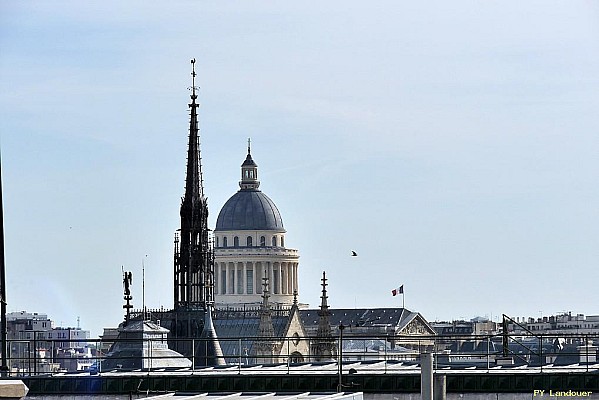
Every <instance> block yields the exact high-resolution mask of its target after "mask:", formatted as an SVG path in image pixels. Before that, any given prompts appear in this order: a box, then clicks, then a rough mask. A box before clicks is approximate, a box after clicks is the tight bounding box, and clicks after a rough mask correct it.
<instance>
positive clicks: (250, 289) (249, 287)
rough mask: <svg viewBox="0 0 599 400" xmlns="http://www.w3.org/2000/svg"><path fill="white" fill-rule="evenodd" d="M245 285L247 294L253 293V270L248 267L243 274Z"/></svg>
mask: <svg viewBox="0 0 599 400" xmlns="http://www.w3.org/2000/svg"><path fill="white" fill-rule="evenodd" d="M245 281H246V285H245V288H246V290H247V294H254V271H253V270H251V269H248V270H247V271H246V275H245Z"/></svg>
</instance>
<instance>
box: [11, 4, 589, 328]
mask: <svg viewBox="0 0 599 400" xmlns="http://www.w3.org/2000/svg"><path fill="white" fill-rule="evenodd" d="M192 58H195V59H196V60H197V62H196V71H197V74H198V75H197V81H196V84H197V85H199V86H200V88H201V89H200V91H199V102H200V103H201V107H200V110H199V123H200V129H201V131H200V133H201V152H202V162H203V172H204V180H205V192H206V194H207V196H208V205H209V210H210V218H209V224H210V226H211V227H214V226H215V222H216V217H217V215H218V212H219V210H220V208H221V207H222V205H223V204H224V203H225V201H226V200H227V199H228V198H229V197H230V196H232V195H233V194H234V193H235V192H236V191H237V190H238V181H239V179H240V165H241V163H242V162H243V160H244V159H245V155H246V145H247V138H248V137H251V139H252V155H253V158H254V160H255V161H256V163H257V164H258V166H259V176H260V181H261V186H260V189H261V190H262V191H263V192H264V193H265V194H267V195H268V196H269V197H270V198H271V199H272V200H273V201H274V202H275V203H276V205H277V207H278V208H279V210H280V212H281V214H282V217H283V222H284V225H285V228H286V230H287V235H286V245H287V246H288V247H291V248H295V249H298V250H299V252H300V267H299V286H300V288H299V291H300V301H301V302H303V303H309V304H310V305H311V306H313V307H316V306H317V305H318V304H319V301H320V299H319V296H320V280H319V279H320V277H321V274H322V271H326V272H327V276H328V278H329V287H328V294H329V304H330V305H331V306H332V307H335V308H354V307H396V306H401V305H402V300H403V301H405V306H406V308H409V309H411V310H415V311H419V312H420V313H421V314H422V315H423V316H424V317H425V318H426V319H427V320H429V321H435V320H452V319H469V318H473V317H475V316H486V317H488V318H491V319H492V320H497V319H498V318H500V316H501V314H503V313H505V314H507V315H510V316H514V317H516V316H518V317H524V316H526V317H539V316H541V315H552V314H556V313H561V312H567V311H572V312H573V313H583V314H586V315H597V314H599V290H597V287H598V286H599V273H598V266H599V208H598V207H597V204H599V186H598V185H597V177H598V175H599V156H598V152H597V151H598V150H597V149H599V117H598V113H597V110H599V4H598V3H597V2H593V1H576V0H575V1H553V0H550V1H547V0H543V1H526V2H521V1H501V2H499V1H489V2H480V1H466V0H457V1H452V2H447V1H422V2H414V1H376V2H357V1H328V2H319V1H304V2H285V1H251V0H244V1H228V2H217V1H195V2H194V1H173V2H168V5H167V4H165V3H164V2H159V1H143V2H142V1H127V2H120V1H89V2H83V3H82V2H77V1H53V2H45V1H26V2H23V1H16V0H8V1H3V2H2V3H0V146H1V154H2V184H3V203H4V204H3V206H4V232H5V251H6V255H5V260H6V271H7V272H6V274H7V301H8V306H7V307H8V311H9V312H10V311H21V310H27V311H29V312H39V313H46V314H48V316H49V317H50V318H51V319H53V320H54V321H55V322H56V324H57V325H59V326H60V325H62V326H76V325H77V318H78V317H80V321H81V322H80V323H81V327H83V328H84V329H89V330H90V331H91V334H92V336H98V335H100V334H101V333H102V328H103V327H115V326H117V325H118V323H119V322H121V321H122V319H123V309H122V277H121V269H122V268H124V269H125V270H130V271H132V272H133V288H132V294H133V296H134V298H133V303H134V306H136V308H139V307H141V305H142V285H141V282H142V279H141V275H142V272H141V270H142V263H143V264H144V265H145V281H146V284H145V304H146V306H148V307H151V308H157V307H160V306H164V307H165V308H169V307H172V302H173V298H172V292H173V289H172V274H173V273H172V271H173V265H172V264H173V238H174V232H175V231H176V229H178V227H179V222H180V221H179V216H178V213H179V206H180V201H181V196H182V195H183V190H184V179H185V176H184V174H185V157H186V147H187V133H188V132H187V130H188V124H189V116H188V107H187V104H188V102H189V94H190V93H189V91H188V87H189V86H191V76H190V72H191V64H190V59H192ZM352 250H355V251H356V252H357V253H358V257H350V253H351V251H352ZM400 285H404V290H405V296H404V298H403V299H402V297H401V296H397V297H393V296H392V295H391V290H392V289H394V288H397V287H398V286H400Z"/></svg>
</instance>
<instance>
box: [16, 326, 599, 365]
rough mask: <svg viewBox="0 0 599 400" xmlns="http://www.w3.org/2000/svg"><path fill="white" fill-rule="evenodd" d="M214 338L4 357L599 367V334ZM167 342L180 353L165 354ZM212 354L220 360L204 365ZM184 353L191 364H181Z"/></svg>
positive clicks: (90, 342)
mask: <svg viewBox="0 0 599 400" xmlns="http://www.w3.org/2000/svg"><path fill="white" fill-rule="evenodd" d="M338 333H339V331H338ZM506 337H507V340H506ZM219 345H220V348H221V349H222V355H220V354H217V355H214V354H210V349H211V342H210V341H209V340H205V339H170V338H166V337H162V338H161V337H154V338H129V339H107V338H102V339H79V340H75V339H69V340H65V339H55V340H47V339H37V338H36V339H33V340H9V341H8V357H7V358H8V365H9V374H10V375H11V376H28V375H39V374H75V373H85V374H89V373H91V374H97V373H105V372H109V371H113V372H125V371H131V372H135V371H147V372H151V371H157V370H160V371H170V370H177V371H181V372H185V371H190V372H196V371H202V372H207V371H208V370H210V371H221V372H223V373H239V374H243V373H260V371H267V370H268V371H271V372H272V371H276V372H277V373H288V374H289V373H296V372H298V371H299V372H302V373H305V372H306V371H310V370H318V369H320V370H322V371H328V370H329V369H331V370H332V371H333V373H335V371H336V368H339V367H341V371H342V373H344V372H345V370H347V371H348V372H350V371H351V369H353V368H358V369H359V368H366V369H368V371H369V372H371V373H381V374H388V373H414V371H417V370H418V369H419V363H420V355H421V354H423V353H432V354H433V355H434V356H433V357H434V368H435V369H436V370H448V371H452V370H457V371H459V370H465V369H468V370H477V371H484V372H493V371H499V370H501V371H504V372H505V371H506V370H509V371H516V370H522V369H525V370H527V371H532V372H538V373H545V372H550V371H555V370H567V371H586V372H588V371H590V370H594V371H599V361H598V360H599V353H598V348H599V335H544V334H539V333H535V335H530V334H527V335H522V334H519V335H501V334H496V335H431V336H423V335H372V336H369V335H363V334H352V333H348V332H347V331H346V332H345V333H344V334H343V336H342V337H340V335H338V336H331V337H314V336H310V337H300V336H297V335H295V336H293V337H274V338H273V337H247V336H244V337H228V338H224V337H221V338H219ZM167 347H168V348H170V349H173V350H176V351H178V352H179V353H182V354H181V355H172V354H167V355H165V354H164V351H163V350H164V349H166V348H167ZM118 348H120V349H121V350H120V351H119V352H117V351H116V350H117V349H118ZM207 350H208V351H207ZM215 357H216V358H219V359H220V361H224V363H226V366H220V367H216V368H209V369H207V368H205V365H206V364H207V363H208V364H210V362H207V361H214V358H215ZM185 360H189V362H188V364H189V366H186V367H181V365H182V363H185ZM340 361H341V363H340Z"/></svg>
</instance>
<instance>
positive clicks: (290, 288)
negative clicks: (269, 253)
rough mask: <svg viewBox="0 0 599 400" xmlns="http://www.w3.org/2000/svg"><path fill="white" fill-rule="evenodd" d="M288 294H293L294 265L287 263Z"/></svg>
mask: <svg viewBox="0 0 599 400" xmlns="http://www.w3.org/2000/svg"><path fill="white" fill-rule="evenodd" d="M287 294H293V263H287Z"/></svg>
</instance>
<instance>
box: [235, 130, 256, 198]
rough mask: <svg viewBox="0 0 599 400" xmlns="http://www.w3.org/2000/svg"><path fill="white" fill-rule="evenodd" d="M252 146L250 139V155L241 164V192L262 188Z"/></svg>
mask: <svg viewBox="0 0 599 400" xmlns="http://www.w3.org/2000/svg"><path fill="white" fill-rule="evenodd" d="M250 144H251V141H250V139H249V138H248V155H247V157H246V158H245V161H244V162H243V164H241V181H240V182H239V187H240V188H241V190H256V189H258V188H259V187H260V181H259V180H258V165H257V164H256V163H255V162H254V160H253V159H252V153H251V149H250Z"/></svg>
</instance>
